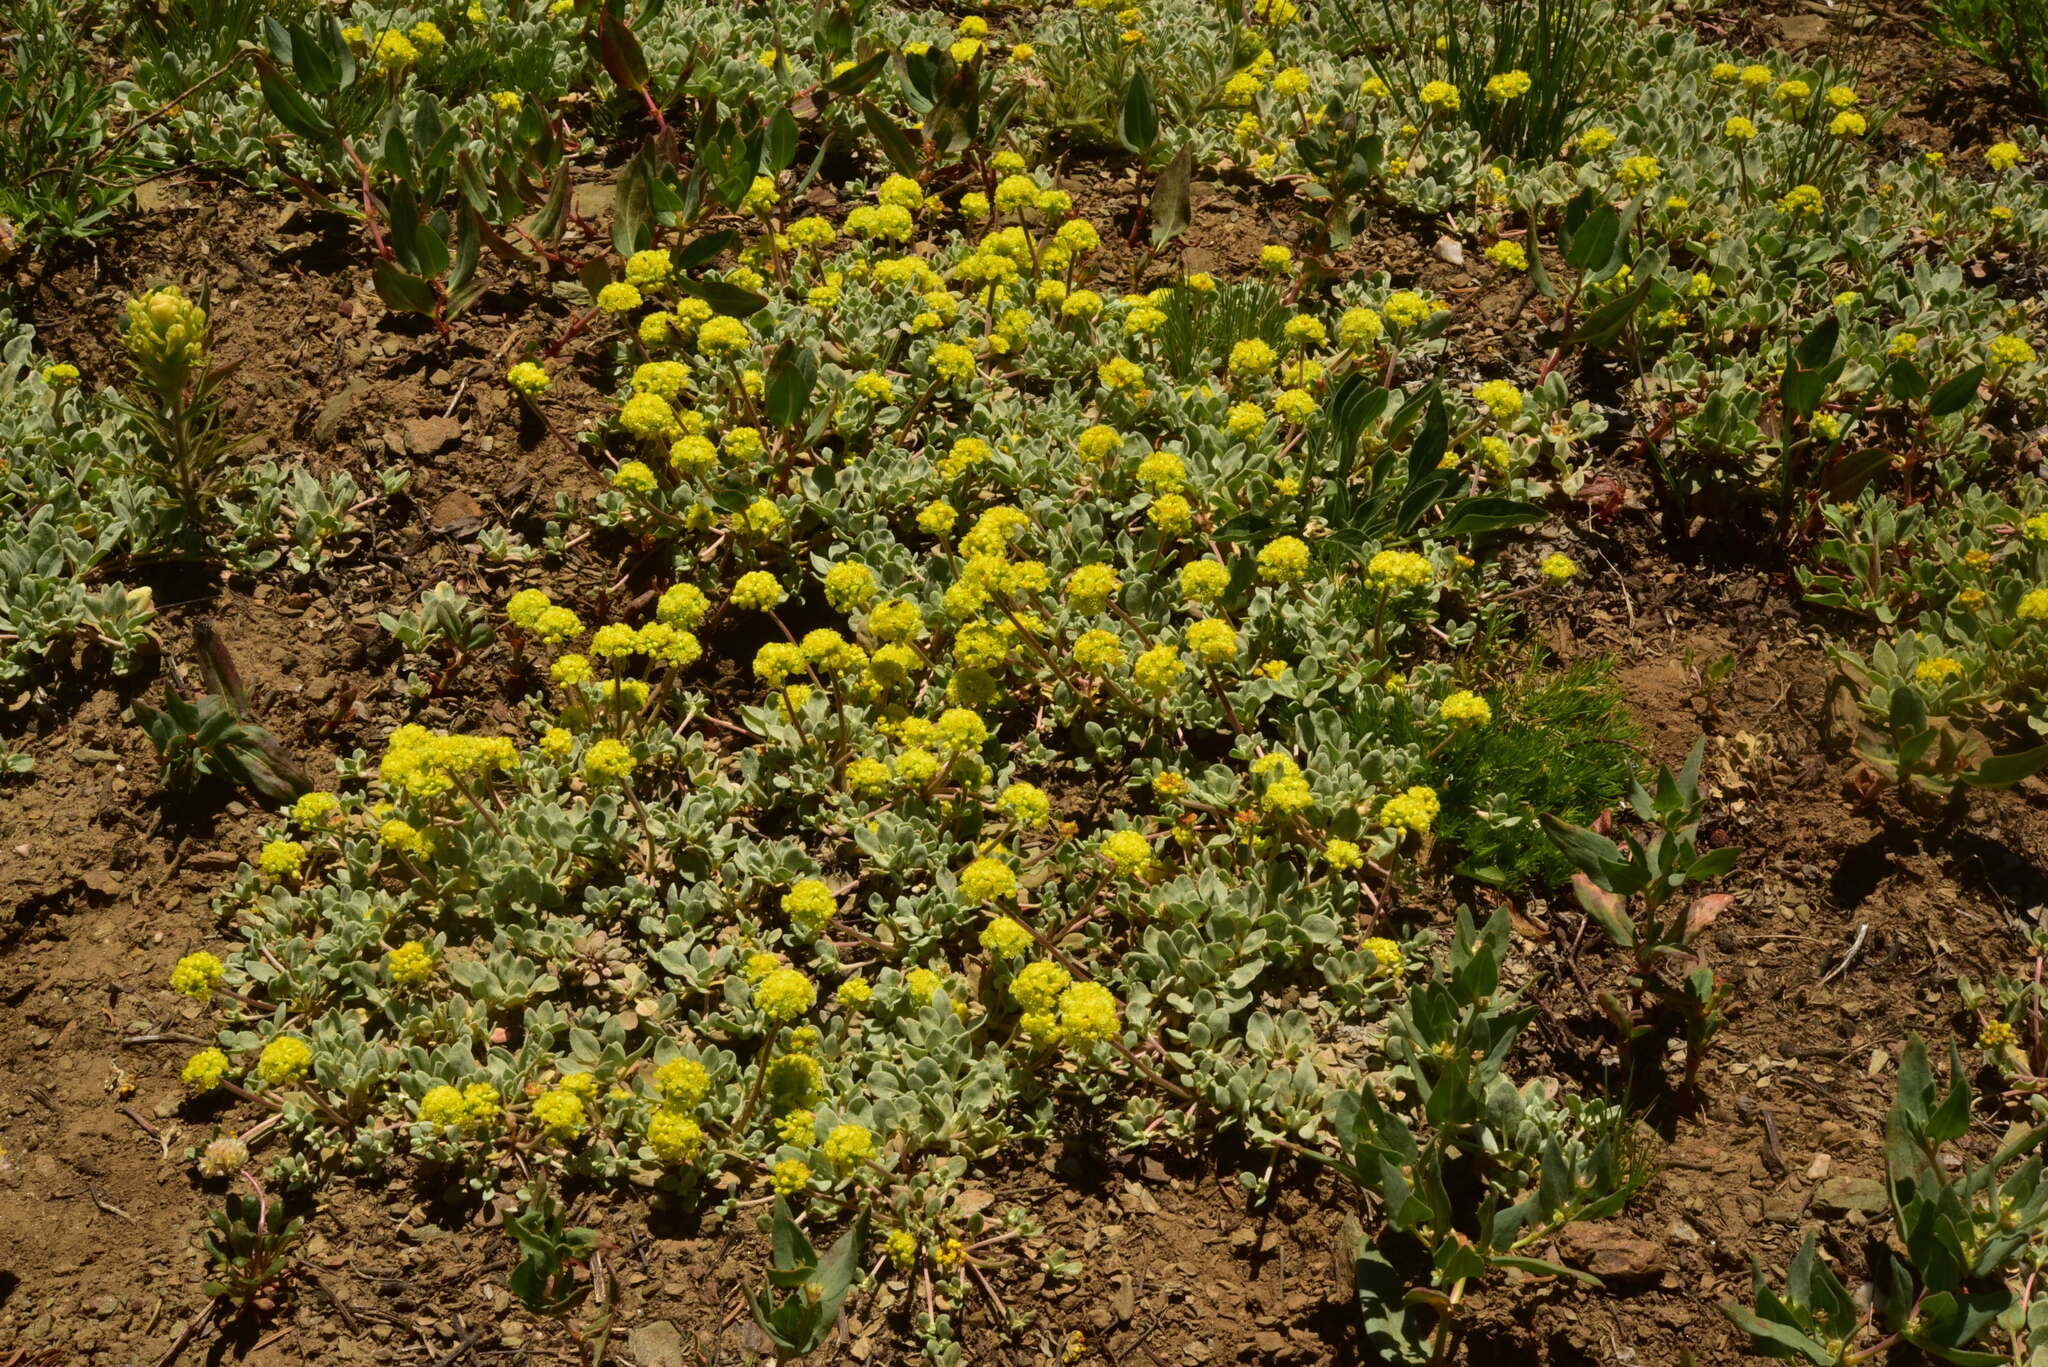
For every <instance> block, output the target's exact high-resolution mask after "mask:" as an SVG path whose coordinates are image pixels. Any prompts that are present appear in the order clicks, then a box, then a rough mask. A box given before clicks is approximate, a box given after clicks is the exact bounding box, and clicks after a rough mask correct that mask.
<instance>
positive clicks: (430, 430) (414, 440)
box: [405, 418, 462, 456]
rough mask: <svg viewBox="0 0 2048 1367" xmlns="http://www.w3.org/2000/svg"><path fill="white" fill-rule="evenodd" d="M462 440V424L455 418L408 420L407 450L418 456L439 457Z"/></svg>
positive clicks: (406, 433)
mask: <svg viewBox="0 0 2048 1367" xmlns="http://www.w3.org/2000/svg"><path fill="white" fill-rule="evenodd" d="M461 440H462V424H461V423H460V422H458V421H456V420H455V419H454V418H407V419H406V420H405V448H406V450H408V451H410V452H412V453H413V454H414V455H416V456H433V455H439V454H440V453H441V452H443V451H445V450H447V449H448V448H449V447H451V446H453V445H455V444H456V443H457V442H460V441H461Z"/></svg>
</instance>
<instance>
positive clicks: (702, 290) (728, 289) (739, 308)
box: [676, 280, 768, 318]
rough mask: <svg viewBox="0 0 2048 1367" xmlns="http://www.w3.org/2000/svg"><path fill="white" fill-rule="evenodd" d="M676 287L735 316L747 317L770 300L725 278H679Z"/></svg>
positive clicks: (757, 311) (722, 311)
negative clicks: (728, 282)
mask: <svg viewBox="0 0 2048 1367" xmlns="http://www.w3.org/2000/svg"><path fill="white" fill-rule="evenodd" d="M676 288H677V289H679V290H681V291H682V292H683V293H684V294H694V295H696V296H697V297H698V298H699V299H702V300H703V301H704V302H705V303H707V304H709V305H711V307H712V308H714V309H716V310H718V311H719V312H720V313H725V314H730V315H731V316H733V317H734V318H745V317H747V316H748V315H750V314H754V313H759V312H760V311H761V310H762V309H764V308H766V307H767V305H768V301H767V300H766V299H764V298H762V297H761V296H760V295H758V294H755V293H754V292H753V291H752V290H743V289H741V288H740V287H739V286H738V285H730V284H727V283H726V282H725V281H723V280H678V281H676Z"/></svg>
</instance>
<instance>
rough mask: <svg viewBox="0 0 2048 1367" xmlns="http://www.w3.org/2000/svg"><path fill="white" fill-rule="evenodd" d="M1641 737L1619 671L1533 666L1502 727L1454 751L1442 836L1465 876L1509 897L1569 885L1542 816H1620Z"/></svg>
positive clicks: (1447, 768)
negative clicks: (1616, 808) (1538, 817)
mask: <svg viewBox="0 0 2048 1367" xmlns="http://www.w3.org/2000/svg"><path fill="white" fill-rule="evenodd" d="M1641 735H1642V728H1641V727H1640V726H1638V725H1637V723H1636V721H1635V719H1634V718H1633V717H1632V716H1631V715H1630V714H1629V710H1628V704H1627V702H1626V700H1625V698H1624V695H1623V692H1622V689H1621V686H1620V685H1619V684H1617V683H1616V682H1615V680H1614V663H1613V661H1611V660H1608V659H1605V658H1596V659H1589V660H1575V661H1573V662H1572V663H1570V664H1568V665H1566V666H1564V667H1563V668H1562V669H1557V668H1547V667H1545V666H1544V665H1543V663H1542V661H1541V660H1540V659H1533V658H1532V659H1531V660H1530V662H1529V664H1528V665H1527V666H1526V667H1525V668H1524V669H1523V671H1522V673H1521V674H1520V675H1519V676H1518V677H1516V678H1515V679H1514V680H1512V681H1511V682H1510V683H1509V684H1508V685H1507V686H1506V687H1505V688H1504V689H1503V690H1502V692H1501V694H1500V696H1499V697H1498V698H1497V700H1496V701H1495V703H1494V721H1493V724H1492V725H1490V726H1487V727H1485V728H1483V729H1477V730H1473V731H1469V732H1461V733H1459V734H1458V736H1457V738H1456V739H1455V740H1453V741H1452V742H1451V744H1450V745H1449V746H1448V747H1447V748H1446V749H1445V751H1444V754H1443V757H1442V763H1441V764H1440V766H1439V768H1438V772H1439V773H1441V774H1442V775H1443V782H1444V818H1445V819H1444V820H1443V821H1442V823H1441V825H1440V827H1439V830H1440V832H1441V834H1442V836H1443V837H1444V838H1445V839H1446V840H1448V841H1450V842H1452V843H1453V844H1455V845H1456V846H1457V847H1458V848H1459V849H1460V850H1462V851H1463V858H1462V860H1461V861H1460V862H1459V864H1458V865H1457V869H1456V872H1457V873H1458V874H1460V875H1461V876H1463V877H1467V878H1472V879H1475V880H1477V881H1479V882H1482V883H1487V884H1490V885H1492V886H1494V887H1500V888H1517V887H1529V886H1535V887H1553V886H1556V885H1558V884H1561V883H1563V882H1564V881H1565V880H1566V879H1568V878H1569V877H1570V876H1571V872H1572V871H1571V866H1570V865H1569V864H1567V863H1566V861H1565V860H1564V858H1563V857H1562V856H1561V855H1559V854H1558V852H1557V851H1556V850H1555V849H1554V848H1552V846H1551V845H1550V842H1548V841H1547V840H1544V839H1542V838H1541V835H1540V834H1539V833H1538V831H1537V829H1536V825H1535V817H1534V816H1533V815H1532V813H1534V812H1553V813H1556V814H1558V815H1559V816H1562V817H1564V818H1565V819H1566V820H1568V821H1574V822H1581V823H1583V822H1586V821H1590V820H1591V819H1592V818H1593V817H1594V816H1596V815H1597V814H1598V813H1599V812H1601V811H1602V810H1603V809H1605V808H1607V807H1609V806H1611V805H1612V804H1613V803H1614V802H1615V801H1616V800H1617V799H1618V798H1619V797H1620V796H1621V794H1622V793H1623V792H1624V791H1625V790H1626V788H1627V786H1628V780H1629V775H1630V773H1631V772H1632V768H1633V764H1634V761H1633V758H1632V754H1631V750H1632V748H1633V747H1634V745H1635V743H1636V741H1637V740H1638V739H1639V738H1640V737H1641ZM1481 812H1485V813H1488V814H1490V815H1491V817H1492V819H1491V820H1489V819H1487V817H1486V816H1482V815H1480V813H1481ZM1508 818H1521V819H1520V820H1510V819H1508Z"/></svg>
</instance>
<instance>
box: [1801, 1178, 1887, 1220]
mask: <svg viewBox="0 0 2048 1367" xmlns="http://www.w3.org/2000/svg"><path fill="white" fill-rule="evenodd" d="M1890 1205H1891V1194H1890V1193H1889V1192H1887V1191H1886V1190H1885V1186H1884V1183H1882V1182H1880V1181H1878V1180H1877V1179H1876V1178H1875V1177H1830V1178H1829V1179H1828V1180H1827V1181H1825V1182H1823V1183H1821V1184H1820V1186H1819V1187H1818V1188H1816V1189H1815V1191H1814V1193H1813V1208H1814V1209H1815V1210H1817V1211H1819V1212H1820V1213H1821V1214H1823V1215H1847V1214H1848V1213H1849V1212H1850V1211H1856V1212H1858V1213H1860V1214H1863V1215H1875V1214H1877V1213H1878V1212H1879V1211H1882V1210H1884V1209H1886V1208H1887V1207H1888V1206H1890Z"/></svg>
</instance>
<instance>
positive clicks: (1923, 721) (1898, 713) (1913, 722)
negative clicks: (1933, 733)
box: [1889, 684, 1927, 739]
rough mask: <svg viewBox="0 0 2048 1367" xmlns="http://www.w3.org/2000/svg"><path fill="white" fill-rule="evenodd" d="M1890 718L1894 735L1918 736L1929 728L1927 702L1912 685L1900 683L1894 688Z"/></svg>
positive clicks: (1901, 737)
mask: <svg viewBox="0 0 2048 1367" xmlns="http://www.w3.org/2000/svg"><path fill="white" fill-rule="evenodd" d="M1889 720H1890V722H1891V728H1892V734H1893V735H1894V736H1896V737H1899V738H1900V739H1904V738H1906V737H1911V736H1918V735H1920V734H1922V733H1923V732H1925V731H1926V730H1927V704H1926V702H1925V701H1924V700H1922V698H1921V697H1920V694H1919V692H1918V691H1917V690H1915V689H1914V688H1913V687H1912V686H1910V685H1908V684H1900V685H1898V686H1897V687H1895V688H1893V689H1892V705H1891V715H1890V718H1889Z"/></svg>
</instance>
